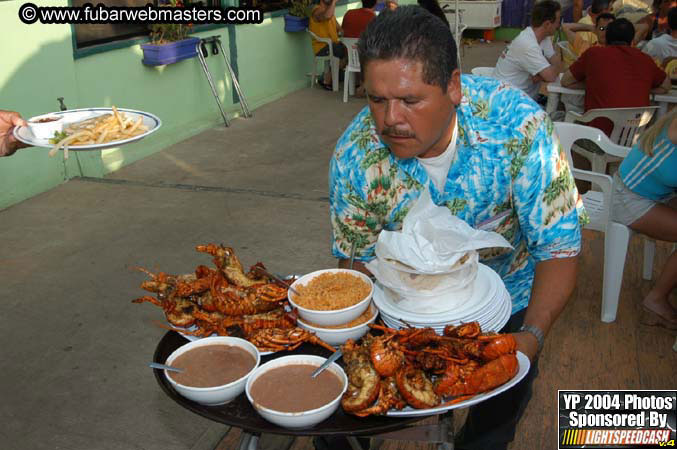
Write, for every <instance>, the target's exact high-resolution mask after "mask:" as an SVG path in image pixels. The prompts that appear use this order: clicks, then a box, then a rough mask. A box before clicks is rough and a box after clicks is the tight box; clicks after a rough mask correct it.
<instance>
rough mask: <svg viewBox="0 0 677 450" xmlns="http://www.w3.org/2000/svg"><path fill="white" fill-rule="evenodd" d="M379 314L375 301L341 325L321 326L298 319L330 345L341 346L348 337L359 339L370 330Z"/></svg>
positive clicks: (301, 325)
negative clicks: (370, 325)
mask: <svg viewBox="0 0 677 450" xmlns="http://www.w3.org/2000/svg"><path fill="white" fill-rule="evenodd" d="M377 316H378V308H376V305H374V304H373V303H372V304H371V305H370V306H369V308H367V309H366V310H365V311H364V312H363V313H362V314H360V315H359V316H357V318H356V319H353V320H351V321H350V322H348V323H344V324H341V325H324V326H320V325H318V324H316V323H312V322H308V323H306V322H304V321H303V320H302V319H298V321H297V322H298V325H299V326H300V327H301V328H304V329H306V330H308V331H312V332H313V333H315V336H317V337H319V338H320V339H322V340H323V341H324V342H326V343H327V344H329V345H333V346H335V347H336V346H339V345H343V344H345V343H346V341H347V340H348V339H352V340H354V341H356V340H358V339H359V338H361V337H362V336H364V335H365V334H367V331H369V324H372V323H374V321H375V320H376V317H377Z"/></svg>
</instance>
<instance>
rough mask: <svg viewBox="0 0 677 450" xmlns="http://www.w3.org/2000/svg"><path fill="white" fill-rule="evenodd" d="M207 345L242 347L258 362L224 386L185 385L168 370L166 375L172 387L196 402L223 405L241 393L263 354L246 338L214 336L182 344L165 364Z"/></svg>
mask: <svg viewBox="0 0 677 450" xmlns="http://www.w3.org/2000/svg"><path fill="white" fill-rule="evenodd" d="M206 345H231V346H234V347H240V348H241V349H243V350H245V351H247V352H248V353H250V354H251V355H252V356H253V357H254V359H255V361H256V364H255V365H254V367H253V368H252V370H250V371H249V372H248V373H247V374H246V375H245V376H243V377H242V378H240V379H237V380H235V381H232V382H230V383H228V384H224V385H223V386H214V387H206V388H200V387H192V386H185V385H183V384H179V383H177V382H176V381H174V379H173V378H172V377H170V376H169V374H168V373H167V371H166V370H165V376H166V377H167V379H168V380H169V383H170V384H171V385H172V387H173V388H174V389H176V392H178V393H179V394H181V395H183V396H184V397H186V398H187V399H190V400H193V401H194V402H198V403H201V404H203V405H209V406H214V405H223V404H226V403H228V402H229V401H231V400H233V399H234V398H235V397H237V396H238V395H240V394H241V393H242V391H244V388H245V384H246V383H247V379H248V378H249V377H250V376H251V375H252V374H253V373H254V371H255V370H256V368H257V367H259V364H260V363H261V356H260V355H259V351H258V350H257V349H256V347H255V346H254V344H252V343H251V342H248V341H245V340H244V339H240V338H236V337H228V336H212V337H206V338H203V339H199V340H197V341H193V342H189V343H187V344H185V345H182V346H181V347H179V348H177V349H176V350H174V351H173V352H172V354H171V355H169V357H168V358H167V361H166V362H165V364H167V365H169V366H171V365H172V363H173V362H174V360H175V359H176V358H177V357H178V356H179V355H182V354H183V353H186V352H187V351H189V350H192V349H194V348H197V347H204V346H206Z"/></svg>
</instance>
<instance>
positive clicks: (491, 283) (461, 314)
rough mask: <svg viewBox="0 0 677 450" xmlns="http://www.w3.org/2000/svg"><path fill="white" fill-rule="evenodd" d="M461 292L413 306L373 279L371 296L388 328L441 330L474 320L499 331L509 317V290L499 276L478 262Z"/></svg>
mask: <svg viewBox="0 0 677 450" xmlns="http://www.w3.org/2000/svg"><path fill="white" fill-rule="evenodd" d="M465 295H466V298H465V299H459V297H458V295H457V294H456V293H454V294H453V295H451V296H448V297H446V298H445V297H438V298H435V299H431V300H429V301H425V302H420V301H417V306H418V307H417V308H415V309H414V308H413V307H412V302H411V301H409V300H407V299H405V298H401V297H400V296H398V294H396V293H395V292H394V291H392V290H390V289H388V288H387V287H384V286H382V285H381V284H380V283H376V284H375V286H374V297H373V298H374V303H376V306H377V307H378V309H379V310H380V311H381V318H382V319H383V322H384V323H385V324H386V326H388V327H391V328H403V327H406V326H407V325H411V326H413V327H431V328H434V329H435V331H436V332H437V333H439V334H442V331H443V330H444V327H445V326H446V325H460V324H461V323H468V322H473V321H477V322H479V323H480V326H481V327H482V331H485V332H487V331H499V330H500V329H501V328H503V326H504V325H505V324H506V323H507V322H508V319H510V312H511V309H512V302H511V301H510V294H509V293H508V291H507V289H506V288H505V285H504V284H503V280H501V277H499V276H498V274H497V273H496V272H494V271H493V270H492V269H491V268H489V267H487V266H485V265H484V264H479V270H478V272H477V278H475V281H474V282H473V284H472V288H471V289H468V290H466V294H465Z"/></svg>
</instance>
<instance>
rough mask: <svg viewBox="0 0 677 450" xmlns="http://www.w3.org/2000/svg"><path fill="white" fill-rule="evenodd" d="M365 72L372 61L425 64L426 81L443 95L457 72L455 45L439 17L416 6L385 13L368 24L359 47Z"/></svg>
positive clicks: (402, 7)
mask: <svg viewBox="0 0 677 450" xmlns="http://www.w3.org/2000/svg"><path fill="white" fill-rule="evenodd" d="M357 51H358V52H359V54H360V65H361V66H362V71H363V72H364V71H365V69H366V67H367V64H368V63H369V62H371V61H373V60H385V61H390V60H393V59H400V58H401V59H409V60H413V61H418V62H420V63H421V64H423V81H424V82H426V83H427V84H431V85H437V86H439V87H441V88H442V91H443V92H446V91H447V85H448V84H449V80H451V74H452V72H453V71H454V70H455V69H456V67H457V65H456V43H455V42H454V37H453V35H452V34H451V30H450V29H449V27H448V26H447V25H445V24H444V22H442V21H441V20H440V19H439V18H437V17H435V16H433V15H432V14H430V13H429V12H428V11H426V10H425V9H423V8H421V7H420V6H417V5H406V6H400V7H399V8H397V9H395V10H394V11H388V10H384V11H383V12H381V14H379V15H378V16H376V18H375V19H374V20H372V21H371V22H369V25H368V26H367V29H366V30H364V31H363V32H362V35H361V36H360V40H359V42H358V44H357Z"/></svg>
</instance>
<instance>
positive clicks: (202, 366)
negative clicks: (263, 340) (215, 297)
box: [164, 336, 261, 406]
mask: <svg viewBox="0 0 677 450" xmlns="http://www.w3.org/2000/svg"><path fill="white" fill-rule="evenodd" d="M260 363H261V357H260V355H259V351H258V350H257V349H256V347H255V346H254V345H253V344H252V343H250V342H248V341H245V340H244V339H240V338H236V337H229V336H213V337H206V338H203V339H199V340H196V341H193V342H189V343H187V344H185V345H182V346H181V347H179V348H177V349H176V350H174V352H173V353H172V354H171V355H169V357H168V358H167V361H166V362H165V364H167V365H169V366H173V367H176V368H179V369H183V372H180V373H177V372H173V371H171V372H170V371H168V370H165V371H164V372H165V376H166V377H167V379H168V380H169V383H170V384H171V385H172V387H173V388H174V389H175V390H176V392H178V393H179V394H181V395H182V396H184V397H186V398H187V399H190V400H193V401H195V402H198V403H200V404H203V405H210V406H213V405H223V404H225V403H228V402H230V401H231V400H233V399H234V398H235V397H237V396H238V395H240V394H241V393H242V392H243V391H244V388H245V385H246V383H247V379H248V378H249V376H251V374H252V373H254V370H256V368H257V367H258V366H259V364H260Z"/></svg>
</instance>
